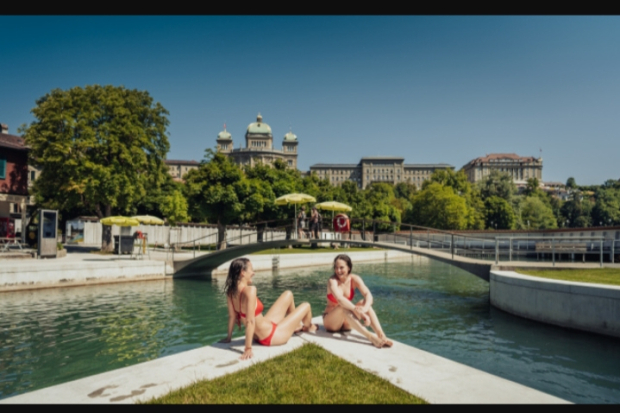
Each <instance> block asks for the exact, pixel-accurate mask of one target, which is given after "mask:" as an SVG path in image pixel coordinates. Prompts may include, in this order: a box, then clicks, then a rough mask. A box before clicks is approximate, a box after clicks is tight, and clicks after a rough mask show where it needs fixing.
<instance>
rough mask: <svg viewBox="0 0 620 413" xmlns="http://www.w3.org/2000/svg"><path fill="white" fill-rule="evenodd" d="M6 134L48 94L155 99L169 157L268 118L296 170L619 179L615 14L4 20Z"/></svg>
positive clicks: (237, 137) (619, 54)
mask: <svg viewBox="0 0 620 413" xmlns="http://www.w3.org/2000/svg"><path fill="white" fill-rule="evenodd" d="M0 27H2V32H3V35H2V36H0V53H1V56H2V64H1V65H0V85H1V87H2V95H3V99H2V100H1V101H0V122H1V123H5V124H8V126H9V133H12V134H17V127H18V126H20V125H22V124H24V123H25V124H29V123H30V122H32V121H33V120H34V117H33V116H32V114H31V113H30V111H31V109H32V108H33V107H34V106H35V102H36V100H37V99H39V98H40V97H42V96H44V95H45V94H46V93H49V92H50V91H51V90H53V89H56V88H60V89H70V88H72V87H76V86H81V87H84V86H86V85H92V84H99V85H114V86H125V87H126V88H129V89H138V90H146V91H148V92H149V93H150V95H151V96H152V97H153V98H154V100H155V101H158V102H160V103H161V104H162V105H163V106H164V107H165V108H166V109H167V110H168V111H169V112H170V115H169V120H170V125H169V127H168V131H167V135H168V139H169V141H170V147H171V149H170V152H169V153H168V156H167V157H168V159H180V160H196V161H200V160H202V159H203V157H204V151H205V149H207V148H215V145H216V141H215V139H216V138H217V134H218V133H219V132H220V131H221V130H222V129H223V124H224V123H226V126H227V130H228V131H229V132H230V133H231V134H232V137H233V141H234V145H235V147H239V146H245V131H246V129H247V127H248V125H249V124H250V123H251V122H255V121H256V116H257V114H258V113H259V112H260V114H261V115H262V116H263V122H264V123H267V124H269V125H270V126H271V129H272V131H273V137H274V146H275V148H276V149H281V147H282V139H283V137H284V134H286V133H287V132H288V131H289V130H292V131H293V133H295V134H296V135H297V138H298V141H299V147H298V151H299V158H298V168H299V169H300V170H302V171H307V170H308V169H309V167H310V165H313V164H316V163H350V164H357V163H358V162H359V160H360V158H362V157H364V156H399V157H403V158H404V159H405V163H447V164H450V165H452V166H454V167H455V168H456V170H459V169H460V168H461V167H462V166H463V165H465V164H466V163H467V162H469V161H471V160H472V159H474V158H477V157H479V156H485V155H486V154H490V153H516V154H518V155H521V156H535V157H539V156H542V157H543V181H559V182H566V180H567V179H568V178H569V177H574V178H575V179H576V181H577V184H580V185H595V184H602V183H603V182H604V181H605V180H607V179H619V178H620V171H619V168H618V163H619V162H618V159H619V155H620V136H619V135H620V134H619V131H620V116H619V115H620V16H0Z"/></svg>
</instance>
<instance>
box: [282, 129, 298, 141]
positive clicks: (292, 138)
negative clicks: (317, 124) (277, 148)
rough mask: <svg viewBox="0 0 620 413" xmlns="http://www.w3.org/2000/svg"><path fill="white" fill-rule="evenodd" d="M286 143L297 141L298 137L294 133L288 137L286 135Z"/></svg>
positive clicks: (289, 133) (290, 132)
mask: <svg viewBox="0 0 620 413" xmlns="http://www.w3.org/2000/svg"><path fill="white" fill-rule="evenodd" d="M284 140H285V141H296V140H297V135H295V134H294V133H293V132H292V131H289V132H288V133H287V134H286V135H284Z"/></svg>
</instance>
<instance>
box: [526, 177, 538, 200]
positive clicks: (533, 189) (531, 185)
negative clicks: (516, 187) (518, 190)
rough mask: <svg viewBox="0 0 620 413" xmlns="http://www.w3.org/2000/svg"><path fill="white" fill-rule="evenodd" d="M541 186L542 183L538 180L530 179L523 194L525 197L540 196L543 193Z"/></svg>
mask: <svg viewBox="0 0 620 413" xmlns="http://www.w3.org/2000/svg"><path fill="white" fill-rule="evenodd" d="M539 186H540V182H539V181H538V178H529V179H528V180H527V183H526V184H525V191H523V193H524V194H525V196H538V195H540V192H541V191H540V188H539Z"/></svg>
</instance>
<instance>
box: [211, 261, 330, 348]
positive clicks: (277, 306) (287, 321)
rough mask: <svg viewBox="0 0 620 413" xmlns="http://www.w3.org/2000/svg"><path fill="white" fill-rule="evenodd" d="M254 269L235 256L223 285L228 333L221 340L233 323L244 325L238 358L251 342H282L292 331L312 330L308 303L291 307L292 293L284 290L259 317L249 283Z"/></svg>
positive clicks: (260, 308) (260, 306) (259, 307)
mask: <svg viewBox="0 0 620 413" xmlns="http://www.w3.org/2000/svg"><path fill="white" fill-rule="evenodd" d="M253 276H254V270H253V269H252V263H251V262H250V260H249V259H247V258H237V259H236V260H234V261H233V262H232V263H231V264H230V268H229V269H228V277H227V278H226V285H225V287H224V290H225V293H226V301H227V303H228V336H227V337H226V338H225V339H224V340H222V343H229V342H230V340H231V339H232V333H233V329H234V326H235V323H236V324H237V325H238V326H239V328H241V323H243V324H244V325H245V350H244V352H243V355H242V356H241V360H245V359H249V358H251V357H252V355H253V354H252V341H253V340H256V341H257V342H258V343H259V344H262V345H263V346H279V345H282V344H286V343H287V342H288V340H289V339H290V338H291V336H292V335H293V333H295V332H298V331H307V332H311V333H312V332H315V331H316V330H317V328H318V325H316V324H312V311H311V309H310V304H308V303H301V304H299V305H298V306H297V307H295V301H294V300H293V293H291V292H290V291H285V292H284V293H282V295H281V296H280V297H279V298H278V299H277V300H276V302H275V303H274V304H273V305H272V306H271V308H270V309H269V311H267V314H265V315H264V316H263V303H262V302H261V301H260V300H259V299H258V297H257V296H256V287H254V286H252V285H250V284H251V283H252V277H253Z"/></svg>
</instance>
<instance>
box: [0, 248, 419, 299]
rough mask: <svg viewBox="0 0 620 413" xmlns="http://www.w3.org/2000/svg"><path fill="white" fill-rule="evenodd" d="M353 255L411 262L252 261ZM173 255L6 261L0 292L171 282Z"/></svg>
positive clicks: (394, 255) (265, 265) (0, 270)
mask: <svg viewBox="0 0 620 413" xmlns="http://www.w3.org/2000/svg"><path fill="white" fill-rule="evenodd" d="M208 253H209V252H197V253H196V254H194V253H193V252H191V251H188V252H185V251H183V252H175V254H174V259H175V260H177V261H183V260H189V259H193V258H194V255H195V256H200V255H204V254H208ZM341 253H345V254H348V255H349V256H350V257H351V259H352V260H353V262H354V263H356V262H360V263H361V262H377V261H387V260H393V259H402V258H406V257H409V256H410V254H408V253H404V252H400V251H386V250H378V249H370V248H369V249H368V251H353V252H348V250H347V249H346V248H344V249H338V250H330V251H329V252H320V253H308V252H303V253H300V254H294V253H288V251H287V254H272V255H267V254H261V255H250V256H249V257H251V259H252V263H253V264H254V269H255V270H256V271H273V270H279V269H289V268H303V267H313V266H316V265H331V263H332V262H333V261H334V258H335V257H336V255H338V254H341ZM172 257H173V255H172V254H170V253H166V252H160V251H151V252H150V254H149V255H147V256H146V257H144V259H132V258H131V257H130V256H128V255H123V256H118V255H115V254H97V253H93V252H92V251H90V250H88V249H85V250H83V251H74V252H69V253H67V255H66V256H65V257H62V258H55V259H53V258H50V259H43V260H41V259H11V260H8V259H7V260H3V261H2V265H1V266H0V292H9V291H20V290H33V289H42V288H59V287H77V286H84V285H95V284H110V283H121V282H132V281H146V280H162V279H172V278H173V276H174V270H173V268H174V267H173V262H172V261H171V259H172ZM230 262H231V261H228V262H226V263H224V264H222V265H220V266H219V267H218V268H217V269H215V270H214V271H213V272H212V273H211V275H212V276H226V274H227V273H228V267H229V266H230Z"/></svg>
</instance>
